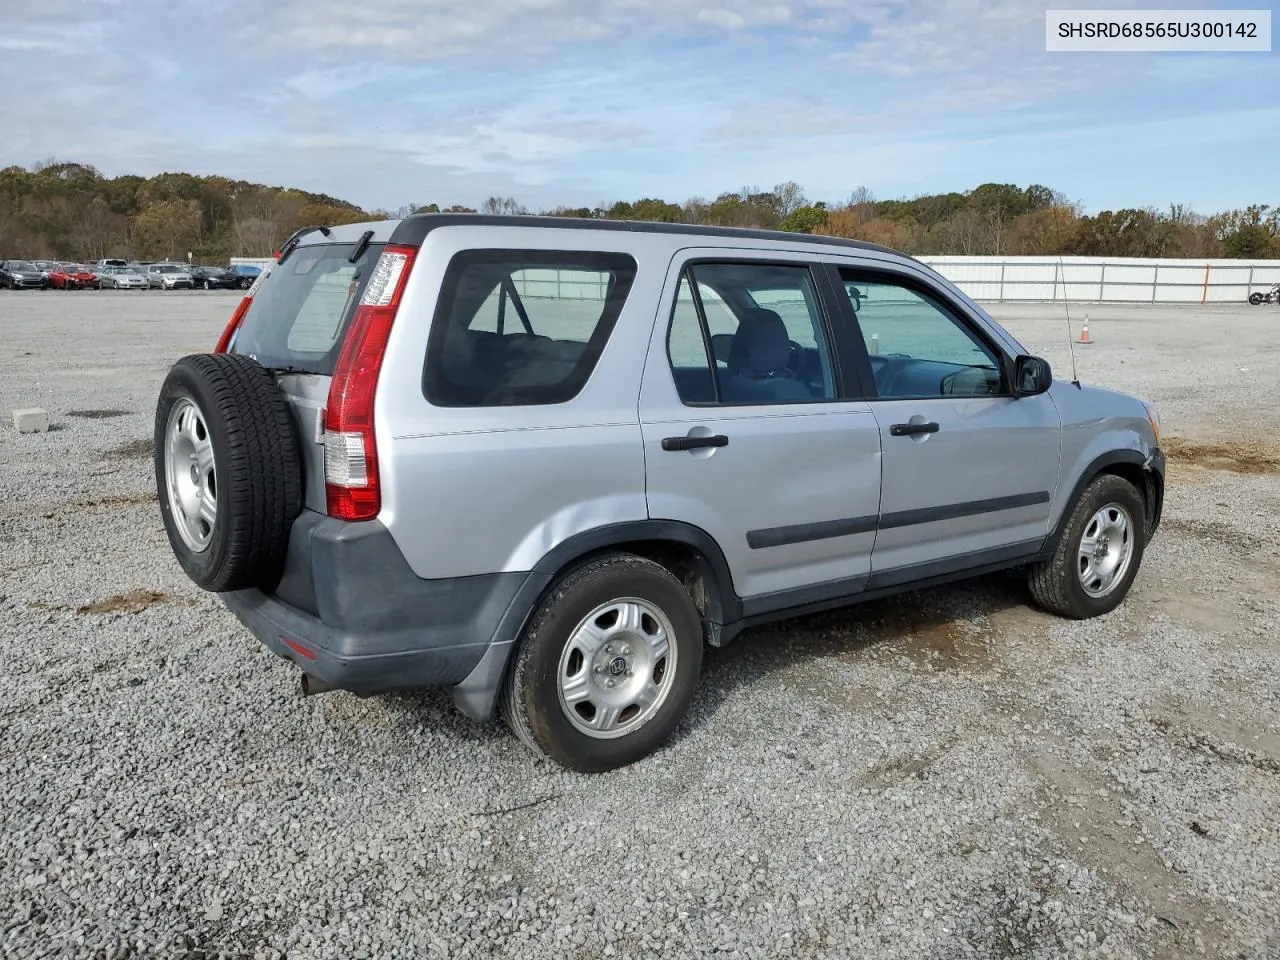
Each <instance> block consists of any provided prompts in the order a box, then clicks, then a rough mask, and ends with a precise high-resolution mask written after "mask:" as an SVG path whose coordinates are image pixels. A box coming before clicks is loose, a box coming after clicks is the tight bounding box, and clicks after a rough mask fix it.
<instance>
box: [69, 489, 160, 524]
mask: <svg viewBox="0 0 1280 960" xmlns="http://www.w3.org/2000/svg"><path fill="white" fill-rule="evenodd" d="M155 502H156V495H155V493H154V492H153V493H124V494H116V495H113V496H110V497H99V498H98V499H97V500H73V501H72V502H71V503H68V504H67V506H68V507H69V508H70V509H72V510H89V509H92V508H94V507H136V506H140V505H141V504H144V503H155ZM52 517H53V514H51V513H46V514H45V519H46V520H48V519H51V518H52Z"/></svg>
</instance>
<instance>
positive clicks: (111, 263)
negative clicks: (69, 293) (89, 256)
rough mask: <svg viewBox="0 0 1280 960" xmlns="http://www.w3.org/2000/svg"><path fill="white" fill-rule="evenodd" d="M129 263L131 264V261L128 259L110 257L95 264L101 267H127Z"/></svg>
mask: <svg viewBox="0 0 1280 960" xmlns="http://www.w3.org/2000/svg"><path fill="white" fill-rule="evenodd" d="M128 265H129V262H128V261H127V260H113V259H111V258H110V257H108V258H106V259H105V260H99V261H98V262H97V263H96V264H94V266H96V267H100V268H105V267H127V266H128Z"/></svg>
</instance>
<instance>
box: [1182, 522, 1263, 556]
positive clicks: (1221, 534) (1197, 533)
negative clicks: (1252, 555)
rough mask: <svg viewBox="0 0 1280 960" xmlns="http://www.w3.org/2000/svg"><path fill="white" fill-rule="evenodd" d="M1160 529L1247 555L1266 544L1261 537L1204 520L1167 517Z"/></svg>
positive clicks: (1223, 524)
mask: <svg viewBox="0 0 1280 960" xmlns="http://www.w3.org/2000/svg"><path fill="white" fill-rule="evenodd" d="M1160 529H1161V530H1164V531H1171V530H1172V531H1177V532H1178V533H1184V534H1186V535H1188V536H1191V537H1195V538H1196V539H1197V540H1202V541H1204V542H1206V543H1209V544H1214V545H1217V546H1221V547H1224V548H1230V549H1234V550H1240V551H1243V552H1245V553H1249V552H1251V551H1253V550H1257V549H1259V548H1260V547H1262V546H1264V545H1265V544H1266V541H1265V540H1264V539H1262V538H1261V537H1256V536H1254V535H1253V534H1251V533H1248V532H1246V531H1244V530H1241V529H1239V528H1237V527H1231V526H1227V525H1226V524H1225V523H1213V522H1210V521H1206V520H1192V519H1190V518H1188V517H1168V518H1166V519H1165V520H1163V521H1161V523H1160Z"/></svg>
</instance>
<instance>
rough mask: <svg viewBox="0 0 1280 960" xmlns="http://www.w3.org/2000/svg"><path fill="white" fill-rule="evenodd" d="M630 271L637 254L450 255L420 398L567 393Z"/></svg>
mask: <svg viewBox="0 0 1280 960" xmlns="http://www.w3.org/2000/svg"><path fill="white" fill-rule="evenodd" d="M635 275H636V263H635V260H633V259H632V258H631V257H630V256H628V255H626V254H622V253H598V252H578V251H558V250H469V251H465V252H463V253H460V254H458V255H457V256H455V257H454V258H453V260H452V261H451V262H450V264H449V268H448V270H447V272H446V273H445V278H444V283H443V285H442V287H441V291H440V300H439V303H438V304H437V307H436V314H435V319H434V320H433V322H432V326H431V336H430V338H429V340H428V343H427V362H426V368H425V370H424V373H423V392H424V393H425V395H426V398H427V400H429V401H430V402H431V403H432V404H434V405H435V406H438V407H492V406H523V405H531V404H548V403H564V402H566V401H568V400H571V399H573V398H574V397H575V396H577V394H578V393H579V392H580V391H581V390H582V388H583V387H584V386H585V385H586V382H587V380H588V379H589V378H590V376H591V373H592V371H593V370H594V369H595V366H596V362H597V361H598V360H599V359H600V355H601V353H602V352H603V351H604V347H605V344H606V343H607V342H608V340H609V335H610V333H612V331H613V327H614V324H615V323H616V322H617V320H618V315H619V314H620V313H621V312H622V306H623V304H624V303H625V302H626V299H627V294H628V293H629V292H630V290H631V284H632V282H633V281H634V280H635Z"/></svg>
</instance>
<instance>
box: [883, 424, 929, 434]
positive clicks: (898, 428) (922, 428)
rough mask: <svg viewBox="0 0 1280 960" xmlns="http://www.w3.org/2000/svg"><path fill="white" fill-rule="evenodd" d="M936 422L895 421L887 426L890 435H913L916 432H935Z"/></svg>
mask: <svg viewBox="0 0 1280 960" xmlns="http://www.w3.org/2000/svg"><path fill="white" fill-rule="evenodd" d="M937 432H938V425H937V424H936V423H895V424H894V425H893V426H891V427H890V428H889V435H890V436H891V437H914V436H915V435H916V434H917V433H937Z"/></svg>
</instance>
